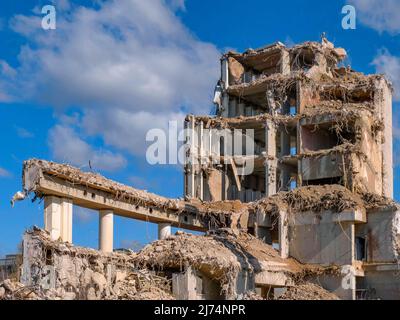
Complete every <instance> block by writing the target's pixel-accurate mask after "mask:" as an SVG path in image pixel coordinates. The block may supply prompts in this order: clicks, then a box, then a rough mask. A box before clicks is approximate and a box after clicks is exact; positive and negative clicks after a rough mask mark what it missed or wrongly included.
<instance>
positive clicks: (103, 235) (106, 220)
mask: <svg viewBox="0 0 400 320" xmlns="http://www.w3.org/2000/svg"><path fill="white" fill-rule="evenodd" d="M99 215H100V220H99V250H100V251H102V252H112V251H113V240H114V230H113V228H114V213H113V211H112V210H100V211H99Z"/></svg>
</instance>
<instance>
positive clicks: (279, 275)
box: [254, 271, 294, 287]
mask: <svg viewBox="0 0 400 320" xmlns="http://www.w3.org/2000/svg"><path fill="white" fill-rule="evenodd" d="M254 280H255V284H256V286H257V287H265V286H268V287H269V286H271V287H287V286H294V282H293V280H292V279H291V278H290V277H288V276H287V275H286V274H285V273H284V272H271V271H262V272H259V273H257V274H256V275H255V278H254Z"/></svg>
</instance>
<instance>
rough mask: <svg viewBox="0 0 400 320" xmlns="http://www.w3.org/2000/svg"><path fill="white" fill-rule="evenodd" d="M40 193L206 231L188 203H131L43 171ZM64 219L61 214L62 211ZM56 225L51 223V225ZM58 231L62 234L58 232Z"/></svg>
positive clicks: (92, 206)
mask: <svg viewBox="0 0 400 320" xmlns="http://www.w3.org/2000/svg"><path fill="white" fill-rule="evenodd" d="M35 190H36V192H39V193H42V194H44V195H49V196H56V197H60V198H69V199H71V200H72V201H73V203H74V204H75V205H77V206H80V207H84V208H88V209H92V210H103V209H109V210H112V211H113V212H114V214H116V215H119V216H123V217H127V218H132V219H137V220H141V221H148V222H152V223H170V224H171V225H172V226H174V227H180V228H184V229H188V230H193V231H206V228H205V227H204V226H203V225H202V223H201V221H200V219H198V217H197V213H196V209H195V208H194V207H193V208H192V207H190V206H189V205H187V208H185V210H184V211H183V212H180V213H179V212H177V211H172V210H168V209H160V208H153V207H148V206H145V205H136V204H132V203H129V202H128V201H123V200H116V199H115V195H114V194H112V193H110V192H107V191H104V190H99V189H94V188H92V187H88V186H84V185H80V184H79V185H78V184H73V183H71V182H68V181H66V180H64V179H62V178H58V177H55V176H48V175H47V174H43V175H42V176H41V177H40V178H39V179H38V180H37V183H36V187H35ZM48 210H51V212H56V215H55V216H54V219H58V218H57V217H58V216H57V210H58V209H57V205H56V204H55V205H54V206H53V207H50V208H49V209H48ZM60 219H61V213H60ZM51 225H52V224H51V223H50V224H49V228H50V226H51ZM53 225H54V227H51V229H54V231H53V234H54V236H57V235H58V236H59V233H60V232H61V231H57V228H61V227H60V226H59V227H57V228H56V227H55V226H57V225H58V222H56V221H55V222H54V223H53ZM57 232H58V233H57Z"/></svg>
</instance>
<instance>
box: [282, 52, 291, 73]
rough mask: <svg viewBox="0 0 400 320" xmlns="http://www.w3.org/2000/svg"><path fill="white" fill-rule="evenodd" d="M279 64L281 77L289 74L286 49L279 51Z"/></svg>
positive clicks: (288, 59)
mask: <svg viewBox="0 0 400 320" xmlns="http://www.w3.org/2000/svg"><path fill="white" fill-rule="evenodd" d="M281 55H282V56H281V64H280V72H281V73H282V74H283V75H289V74H290V55H289V52H288V51H287V50H286V49H282V51H281Z"/></svg>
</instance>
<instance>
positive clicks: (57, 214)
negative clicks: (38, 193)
mask: <svg viewBox="0 0 400 320" xmlns="http://www.w3.org/2000/svg"><path fill="white" fill-rule="evenodd" d="M44 228H45V230H47V231H48V232H49V233H50V237H51V239H52V240H59V239H60V240H61V241H64V242H69V243H72V200H71V199H66V198H59V197H55V196H46V197H45V199H44Z"/></svg>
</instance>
